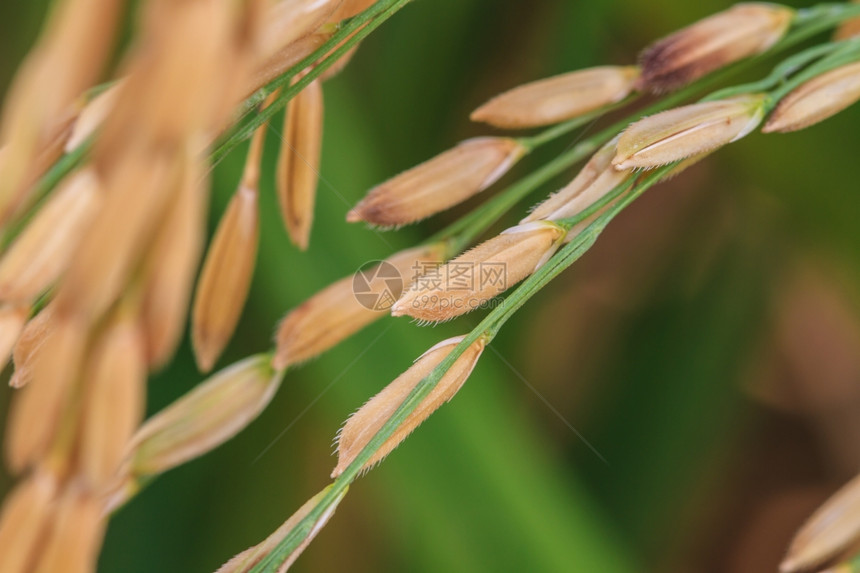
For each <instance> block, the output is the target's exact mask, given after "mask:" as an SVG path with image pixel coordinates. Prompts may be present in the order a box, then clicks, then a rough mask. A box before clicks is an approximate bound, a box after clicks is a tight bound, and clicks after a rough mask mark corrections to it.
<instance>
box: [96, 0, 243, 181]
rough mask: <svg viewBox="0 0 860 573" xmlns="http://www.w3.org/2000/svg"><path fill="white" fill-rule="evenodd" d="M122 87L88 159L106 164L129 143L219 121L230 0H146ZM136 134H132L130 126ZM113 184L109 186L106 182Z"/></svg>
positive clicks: (174, 138)
mask: <svg viewBox="0 0 860 573" xmlns="http://www.w3.org/2000/svg"><path fill="white" fill-rule="evenodd" d="M143 8H144V13H143V17H142V21H143V25H142V32H141V33H140V36H139V38H138V42H137V50H135V51H134V53H133V55H132V57H131V58H130V61H129V65H128V68H127V70H126V74H125V75H126V76H127V77H126V81H125V82H124V83H125V87H124V89H123V90H122V92H121V93H120V95H119V97H118V98H117V101H116V105H115V106H114V108H113V110H112V111H111V113H110V114H109V115H108V117H107V118H106V120H105V121H104V124H103V126H102V128H101V130H100V132H99V138H98V141H97V144H96V149H95V150H94V160H95V161H96V163H97V165H98V166H99V167H102V166H108V165H110V164H111V163H112V162H113V161H115V158H116V156H117V155H118V154H120V153H121V152H122V151H123V150H125V149H127V148H128V147H129V145H132V144H139V143H140V142H157V143H158V144H164V142H179V141H183V140H184V138H185V137H187V136H188V134H194V133H199V131H201V130H202V131H204V132H205V131H207V130H209V129H211V128H212V126H213V125H220V122H221V120H222V118H221V117H219V114H220V113H223V112H224V111H225V105H224V102H223V101H222V100H223V98H224V97H225V96H226V95H227V94H229V95H230V96H232V95H233V93H235V92H234V90H232V89H231V88H232V86H233V84H232V82H233V81H234V79H233V78H234V75H235V77H241V74H239V72H240V71H241V70H236V67H235V65H234V64H235V58H234V53H233V52H234V43H233V42H232V41H231V39H232V38H231V37H230V36H231V32H232V27H233V26H234V24H235V23H236V17H237V16H238V10H236V9H235V7H234V5H233V4H232V3H230V2H223V1H215V0H199V1H195V2H163V1H161V2H147V3H146V4H144V5H143ZM130 133H133V134H134V138H132V139H131V140H130V138H129V134H130ZM110 188H113V187H110Z"/></svg>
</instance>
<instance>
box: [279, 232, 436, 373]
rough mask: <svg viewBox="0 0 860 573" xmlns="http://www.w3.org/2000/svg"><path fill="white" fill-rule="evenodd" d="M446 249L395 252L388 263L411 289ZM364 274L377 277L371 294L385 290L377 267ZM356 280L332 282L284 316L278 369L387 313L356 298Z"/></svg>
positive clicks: (320, 350) (316, 352) (370, 285)
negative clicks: (415, 280) (413, 283)
mask: <svg viewBox="0 0 860 573" xmlns="http://www.w3.org/2000/svg"><path fill="white" fill-rule="evenodd" d="M444 252H445V247H444V245H442V244H436V245H430V246H427V247H417V248H414V249H407V250H405V251H401V252H399V253H397V254H395V255H392V256H391V257H389V258H388V259H386V261H385V262H386V263H388V264H390V265H392V266H393V267H394V269H396V271H397V273H399V275H400V277H401V279H402V281H403V283H402V284H403V287H404V288H408V286H409V285H410V284H412V282H413V280H414V279H415V278H416V277H418V276H420V275H421V274H423V273H424V272H428V271H430V272H432V270H433V269H434V268H435V266H436V265H438V264H439V263H441V262H442V260H443V259H442V257H443V255H444ZM377 268H378V267H377ZM365 274H366V275H368V276H373V277H375V278H374V279H373V280H371V281H370V282H369V283H368V285H367V287H368V292H369V293H382V292H383V291H384V290H385V288H386V287H387V286H388V285H387V284H386V282H385V281H386V278H385V277H380V276H379V273H377V272H376V269H371V270H370V271H368V272H367V273H365ZM354 280H355V277H354V276H349V277H346V278H344V279H341V280H339V281H337V282H335V283H334V284H331V285H329V286H328V287H326V288H325V289H323V290H321V291H320V292H318V293H317V294H315V295H314V296H312V297H311V298H309V299H308V300H306V301H305V302H304V303H302V304H301V305H300V306H298V307H297V308H295V309H293V310H292V311H291V312H290V313H289V314H287V316H286V317H284V320H283V321H282V322H281V324H280V326H279V327H278V334H277V341H276V342H277V346H276V348H277V349H276V351H275V358H274V361H273V364H274V367H275V368H276V369H278V370H283V369H285V368H287V367H288V366H291V365H293V364H298V363H301V362H304V361H306V360H309V359H311V358H313V357H315V356H318V355H319V354H321V353H323V352H325V351H326V350H328V349H330V348H332V347H333V346H335V345H336V344H338V343H339V342H341V341H342V340H344V339H345V338H347V337H349V336H351V335H353V334H354V333H356V332H358V331H359V330H361V329H362V328H364V327H365V326H367V325H368V324H370V323H371V322H373V321H375V320H377V319H379V318H382V317H383V316H385V315H386V314H387V309H384V308H381V309H379V310H374V308H373V306H372V305H368V304H366V303H364V304H363V302H362V301H360V300H358V298H356V292H355V288H354ZM359 294H360V293H359ZM392 294H393V295H394V296H398V295H399V294H400V293H392Z"/></svg>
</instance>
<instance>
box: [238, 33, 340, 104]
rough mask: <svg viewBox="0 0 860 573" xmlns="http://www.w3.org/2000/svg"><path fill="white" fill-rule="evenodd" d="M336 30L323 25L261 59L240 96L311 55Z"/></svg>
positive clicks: (264, 83)
mask: <svg viewBox="0 0 860 573" xmlns="http://www.w3.org/2000/svg"><path fill="white" fill-rule="evenodd" d="M336 31H337V28H336V27H335V26H328V25H325V26H323V27H322V28H320V29H319V30H317V31H316V32H314V33H313V34H311V35H310V36H306V37H304V38H302V39H300V40H297V41H295V42H293V43H292V44H290V45H288V46H285V47H284V48H282V49H281V50H280V51H278V52H277V53H276V54H274V55H272V56H271V57H270V58H269V59H267V60H265V61H261V62H260V63H258V64H257V65H256V67H254V69H253V72H252V73H251V74H250V76H249V77H248V79H247V81H246V85H245V88H244V90H243V91H242V96H243V97H247V96H249V95H251V94H252V93H254V92H255V91H257V90H258V89H259V88H261V87H263V86H264V85H266V84H267V83H269V82H270V81H272V80H273V79H275V78H277V77H278V76H280V75H281V74H283V73H284V72H286V71H287V70H288V69H290V68H291V67H293V66H294V65H296V64H298V63H299V62H300V61H302V60H303V59H305V58H306V57H307V56H309V55H311V54H312V53H313V52H315V51H316V50H317V49H319V48H320V47H322V45H323V44H325V43H326V41H328V39H329V38H331V37H332V35H333V34H334V32H336Z"/></svg>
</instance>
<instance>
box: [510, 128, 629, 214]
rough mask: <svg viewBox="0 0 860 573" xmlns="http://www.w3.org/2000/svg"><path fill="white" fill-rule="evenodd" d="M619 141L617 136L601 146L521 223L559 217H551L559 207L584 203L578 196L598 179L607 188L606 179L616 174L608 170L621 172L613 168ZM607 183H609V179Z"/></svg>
mask: <svg viewBox="0 0 860 573" xmlns="http://www.w3.org/2000/svg"><path fill="white" fill-rule="evenodd" d="M617 143H618V138H615V139H613V140H612V141H610V142H609V143H607V144H606V145H604V146H603V147H601V148H600V150H598V152H597V153H595V154H594V155H593V156H592V157H591V159H589V160H588V163H586V164H585V166H584V167H583V168H582V169H581V170H580V171H579V173H578V174H577V175H576V177H574V178H573V181H571V182H570V183H568V184H567V185H566V186H565V187H564V188H563V189H561V190H560V191H558V192H557V193H553V194H552V195H550V196H549V197H548V198H547V199H546V200H545V201H543V202H542V203H540V204H538V205H537V206H536V207H535V208H534V209H533V210H532V212H531V213H529V214H528V216H526V217H525V218H524V219H523V220H522V221H520V224H521V225H522V224H525V223H530V222H532V221H540V220H542V219H555V218H558V217H551V215H552V214H553V213H555V212H556V211H558V210H559V209H561V208H563V207H565V206H566V205H570V204H571V202H574V201H575V202H576V203H575V204H580V203H582V202H583V200H581V199H577V198H578V197H580V196H582V195H584V194H586V192H588V191H589V190H590V189H592V187H594V186H595V185H596V182H597V180H598V179H602V180H603V181H601V185H599V187H600V188H605V187H606V184H604V181H605V180H606V179H607V178H609V179H613V180H614V179H615V176H614V175H612V174H611V173H608V172H610V171H615V172H616V173H619V172H617V171H616V170H614V169H613V168H612V159H613V158H614V157H615V154H616V147H615V146H616V144H617ZM619 176H620V175H619ZM606 183H608V181H607V182H606ZM616 184H617V183H616ZM613 187H614V186H613ZM609 190H611V188H610V189H607V191H609ZM591 202H593V201H591ZM589 204H590V203H589ZM586 206H587V205H586ZM567 216H570V215H567Z"/></svg>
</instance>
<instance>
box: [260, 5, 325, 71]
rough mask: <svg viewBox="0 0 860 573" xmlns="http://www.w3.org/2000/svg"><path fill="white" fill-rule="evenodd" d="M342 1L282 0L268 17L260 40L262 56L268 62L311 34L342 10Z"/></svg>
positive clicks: (270, 10)
mask: <svg viewBox="0 0 860 573" xmlns="http://www.w3.org/2000/svg"><path fill="white" fill-rule="evenodd" d="M340 4H341V0H279V1H278V2H275V3H274V4H273V5H272V6H271V7H270V8H269V10H268V12H267V14H266V21H265V24H264V26H263V30H262V32H261V37H260V38H259V40H258V41H259V43H260V55H261V58H262V59H263V60H268V59H269V58H270V57H271V56H273V55H274V54H277V53H278V52H280V51H281V50H282V49H283V48H284V47H286V46H288V45H290V44H292V43H294V42H295V41H297V40H300V39H301V38H304V37H306V36H309V35H311V33H313V32H314V31H316V30H317V29H318V28H319V27H320V26H322V25H323V24H324V23H325V22H326V21H328V20H329V19H330V18H331V17H332V15H333V14H334V13H335V10H336V9H338V8H339V7H340Z"/></svg>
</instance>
